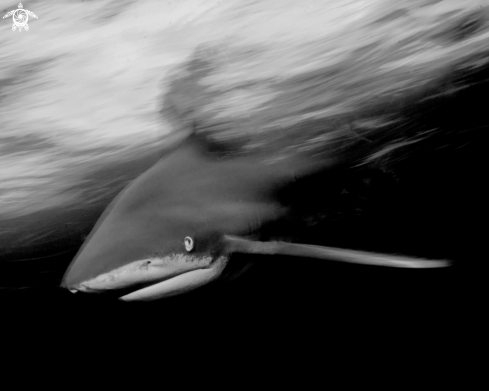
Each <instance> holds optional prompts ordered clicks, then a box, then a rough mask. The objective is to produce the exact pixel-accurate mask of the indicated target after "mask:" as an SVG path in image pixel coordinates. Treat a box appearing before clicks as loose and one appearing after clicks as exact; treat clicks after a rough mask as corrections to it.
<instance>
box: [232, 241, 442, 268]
mask: <svg viewBox="0 0 489 391" xmlns="http://www.w3.org/2000/svg"><path fill="white" fill-rule="evenodd" d="M224 240H225V243H226V248H227V251H228V252H229V253H233V252H237V253H246V254H268V255H287V256H296V257H303V258H316V259H324V260H328V261H336V262H347V263H357V264H363V265H374V266H385V267H401V268H423V269H429V268H440V267H447V266H450V262H449V261H447V260H430V259H421V258H412V257H404V256H399V255H388V254H378V253H371V252H367V251H357V250H345V249H341V248H334V247H325V246H314V245H309V244H297V243H286V242H259V241H253V240H248V239H243V238H240V237H236V236H225V237H224Z"/></svg>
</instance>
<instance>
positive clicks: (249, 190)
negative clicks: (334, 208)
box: [62, 143, 283, 300]
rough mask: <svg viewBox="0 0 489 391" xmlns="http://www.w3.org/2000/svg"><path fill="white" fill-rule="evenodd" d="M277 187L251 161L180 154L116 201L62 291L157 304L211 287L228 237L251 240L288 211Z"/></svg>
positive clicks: (187, 150) (188, 148)
mask: <svg viewBox="0 0 489 391" xmlns="http://www.w3.org/2000/svg"><path fill="white" fill-rule="evenodd" d="M276 182H277V179H276V178H274V174H270V171H269V170H268V171H267V169H266V168H265V169H263V170H258V171H257V169H256V165H252V164H251V162H249V161H246V160H237V161H234V160H230V161H227V160H226V161H222V160H218V159H215V158H212V157H209V156H207V155H205V154H201V153H200V152H199V150H198V148H195V147H194V146H193V145H192V144H191V143H189V144H188V145H185V146H183V147H181V148H178V149H177V150H176V151H175V152H173V153H172V154H170V155H169V156H167V157H166V158H163V159H161V160H160V161H159V162H158V163H157V164H156V165H155V166H154V167H152V168H151V169H150V170H148V171H147V172H146V173H144V174H143V175H142V176H140V177H139V178H137V179H136V180H135V181H134V182H133V183H131V184H130V185H129V186H128V187H127V188H126V189H125V190H124V191H123V192H122V193H121V194H120V195H119V196H118V197H117V198H116V199H115V200H114V201H113V202H112V204H111V205H110V206H109V208H107V210H106V211H105V213H104V214H103V215H102V217H101V218H100V219H99V221H98V223H97V225H96V226H95V228H94V229H93V230H92V232H91V234H90V236H89V237H88V239H87V240H86V242H85V244H84V245H83V247H82V248H81V249H80V251H79V252H78V254H77V256H76V257H75V259H74V260H73V262H72V264H71V265H70V267H69V269H68V271H67V272H66V273H65V276H64V278H63V282H62V286H64V287H66V288H68V289H70V290H71V291H73V292H76V291H82V292H112V293H115V294H116V295H118V296H119V297H120V298H122V299H123V300H153V299H158V298H161V297H166V296H172V295H175V294H179V293H182V292H185V291H188V290H192V289H194V288H197V287H199V286H201V285H204V284H207V283H208V282H211V281H212V280H215V279H217V278H218V277H219V276H220V275H221V273H222V272H223V270H224V268H225V267H226V264H227V262H228V259H229V243H226V242H225V238H226V236H225V235H239V236H242V235H249V234H250V233H252V232H253V231H254V230H256V228H257V227H259V226H260V225H261V224H262V223H263V222H265V221H269V220H273V219H275V218H277V217H278V216H279V215H280V213H281V212H282V211H283V208H281V207H280V206H279V205H278V204H276V203H274V202H273V200H272V199H271V197H270V196H269V195H270V189H271V188H272V187H273V184H274V183H276Z"/></svg>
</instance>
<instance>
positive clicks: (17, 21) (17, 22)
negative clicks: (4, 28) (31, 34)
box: [3, 3, 38, 32]
mask: <svg viewBox="0 0 489 391" xmlns="http://www.w3.org/2000/svg"><path fill="white" fill-rule="evenodd" d="M18 7H19V8H17V9H16V10H12V11H10V12H9V13H7V15H5V16H4V17H3V19H5V18H8V17H9V16H12V20H13V21H14V24H13V25H12V31H15V29H16V28H18V29H19V32H21V31H22V28H24V29H25V31H29V25H28V24H27V21H28V20H29V16H32V17H33V18H36V19H38V17H37V16H36V15H35V14H34V12H31V11H28V10H25V9H24V6H23V5H22V3H19V5H18Z"/></svg>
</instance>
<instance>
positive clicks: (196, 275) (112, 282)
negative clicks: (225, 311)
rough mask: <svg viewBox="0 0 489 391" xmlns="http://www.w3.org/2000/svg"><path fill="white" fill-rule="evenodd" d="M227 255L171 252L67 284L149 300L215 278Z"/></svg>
mask: <svg viewBox="0 0 489 391" xmlns="http://www.w3.org/2000/svg"><path fill="white" fill-rule="evenodd" d="M228 260H229V258H228V257H227V256H218V257H211V256H201V257H199V256H193V255H187V254H172V255H169V256H166V257H163V258H159V257H157V258H148V259H143V260H138V261H134V262H131V263H129V264H127V265H124V266H121V267H119V268H117V269H114V270H111V271H109V272H106V273H103V274H100V275H98V276H96V277H94V278H91V279H88V280H85V281H82V282H80V283H76V284H72V285H67V288H68V289H69V290H70V291H71V292H73V293H76V292H86V293H112V294H116V295H118V294H120V295H118V298H119V299H120V300H123V301H151V300H158V299H162V298H165V297H170V296H174V295H179V294H182V293H186V292H188V291H191V290H194V289H196V288H199V287H201V286H203V285H206V284H208V283H209V282H211V281H213V280H215V279H217V278H218V277H219V276H220V275H221V273H222V271H223V270H224V268H225V267H226V264H227V263H228Z"/></svg>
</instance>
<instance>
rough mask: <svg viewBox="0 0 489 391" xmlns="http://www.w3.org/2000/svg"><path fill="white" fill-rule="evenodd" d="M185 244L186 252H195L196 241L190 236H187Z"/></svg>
mask: <svg viewBox="0 0 489 391" xmlns="http://www.w3.org/2000/svg"><path fill="white" fill-rule="evenodd" d="M183 243H184V244H185V250H187V251H188V252H190V251H192V250H193V248H194V240H193V239H192V238H191V237H190V236H186V237H185V239H184V240H183Z"/></svg>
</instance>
